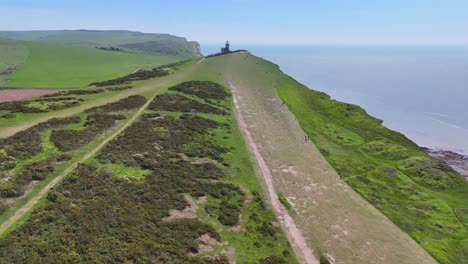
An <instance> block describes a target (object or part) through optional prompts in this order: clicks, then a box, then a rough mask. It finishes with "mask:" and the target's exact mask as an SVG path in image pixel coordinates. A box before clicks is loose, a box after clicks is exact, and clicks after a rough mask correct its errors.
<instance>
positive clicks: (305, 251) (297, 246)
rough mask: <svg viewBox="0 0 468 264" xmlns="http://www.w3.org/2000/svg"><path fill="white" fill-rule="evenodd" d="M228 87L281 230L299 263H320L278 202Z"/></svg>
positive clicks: (229, 83) (231, 86)
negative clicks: (281, 226) (286, 235)
mask: <svg viewBox="0 0 468 264" xmlns="http://www.w3.org/2000/svg"><path fill="white" fill-rule="evenodd" d="M228 86H229V88H230V89H231V91H232V94H233V99H234V107H235V110H236V116H237V121H238V123H239V127H240V128H241V130H242V133H243V134H244V136H245V138H246V139H247V142H248V143H249V146H250V149H251V150H252V152H253V154H254V156H255V159H256V160H257V163H258V166H259V168H260V171H261V173H262V175H263V179H264V181H265V184H266V187H267V191H268V196H269V198H270V202H271V205H272V207H273V209H274V210H275V212H276V214H277V216H278V218H279V219H280V220H281V223H282V225H283V228H284V230H285V231H286V232H287V234H288V237H290V239H291V238H292V239H291V240H292V241H291V244H292V246H293V249H294V251H295V252H296V255H297V256H298V257H299V258H300V259H301V263H306V264H318V263H320V262H319V260H318V259H317V257H316V256H315V255H314V252H313V250H312V249H311V248H310V247H309V246H308V244H307V241H306V239H305V238H304V235H303V234H302V232H301V230H299V228H298V227H297V226H296V224H295V222H294V220H293V219H292V217H291V216H290V215H289V213H288V211H287V210H286V208H285V207H284V206H283V204H281V202H280V201H279V199H278V194H277V193H276V190H275V188H274V186H273V176H272V175H271V172H270V170H269V168H268V166H267V165H266V163H265V160H264V159H263V157H262V155H261V154H260V151H259V148H258V146H257V144H255V141H254V140H253V138H252V135H251V134H250V132H249V130H248V128H247V125H246V123H245V120H244V117H243V115H242V111H241V110H240V105H239V98H238V97H239V95H238V89H237V87H236V86H235V85H233V84H232V83H231V82H230V81H228Z"/></svg>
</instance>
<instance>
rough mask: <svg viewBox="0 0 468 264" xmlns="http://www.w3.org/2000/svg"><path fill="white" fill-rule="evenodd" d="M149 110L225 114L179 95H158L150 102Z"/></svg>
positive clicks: (222, 111)
mask: <svg viewBox="0 0 468 264" xmlns="http://www.w3.org/2000/svg"><path fill="white" fill-rule="evenodd" d="M149 109H151V110H155V111H160V110H164V111H172V112H185V113H190V112H201V113H208V114H218V115H219V114H221V115H223V114H226V112H225V111H224V110H221V109H219V108H216V107H214V106H211V105H208V104H203V103H200V102H198V101H196V100H193V99H190V98H187V97H185V96H183V95H180V94H172V93H167V94H160V95H158V96H156V99H155V100H154V101H153V102H151V104H150V106H149Z"/></svg>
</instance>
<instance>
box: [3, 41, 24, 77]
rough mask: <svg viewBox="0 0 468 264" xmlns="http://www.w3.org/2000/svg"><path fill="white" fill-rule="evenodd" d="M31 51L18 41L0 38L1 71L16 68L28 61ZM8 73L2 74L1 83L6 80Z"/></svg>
mask: <svg viewBox="0 0 468 264" xmlns="http://www.w3.org/2000/svg"><path fill="white" fill-rule="evenodd" d="M28 54H29V51H28V49H27V48H26V47H25V46H24V45H23V44H20V43H19V42H17V41H11V40H7V39H0V72H3V71H5V70H7V69H10V68H16V67H18V66H20V65H21V64H22V63H24V62H25V61H26V59H27V58H28ZM7 78H8V77H7V76H6V75H0V85H1V84H2V83H3V82H5V81H6V79H7Z"/></svg>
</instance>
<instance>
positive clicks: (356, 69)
mask: <svg viewBox="0 0 468 264" xmlns="http://www.w3.org/2000/svg"><path fill="white" fill-rule="evenodd" d="M222 44H223V43H220V44H219V45H212V44H210V45H202V53H203V54H204V55H207V54H211V53H216V52H219V49H220V47H221V46H222ZM231 49H247V50H249V51H250V52H251V53H252V54H254V55H256V56H259V57H262V58H264V59H267V60H269V61H272V62H274V63H276V64H278V65H279V66H280V67H281V69H282V70H283V71H284V72H285V73H286V74H288V75H290V76H292V77H293V78H295V79H296V80H297V81H299V82H301V83H303V84H305V85H306V86H308V87H309V88H310V89H314V90H318V91H323V92H325V93H327V94H329V95H330V96H331V97H332V98H334V99H336V100H339V101H343V102H347V103H353V104H357V105H360V106H361V107H363V108H364V109H365V110H366V111H367V112H368V113H369V114H370V115H372V116H375V117H377V118H379V119H382V120H384V125H385V126H387V127H389V128H391V129H393V130H396V131H399V132H401V133H403V134H405V135H406V136H407V137H408V138H410V139H411V140H413V141H414V142H416V143H417V144H419V145H420V146H424V147H428V148H432V149H439V150H449V151H453V152H457V153H460V154H463V155H465V156H467V155H468V46H466V47H465V46H356V45H355V46H343V45H336V46H330V45H328V46H324V45H287V46H286V45H282V46H279V45H238V46H236V45H232V44H231Z"/></svg>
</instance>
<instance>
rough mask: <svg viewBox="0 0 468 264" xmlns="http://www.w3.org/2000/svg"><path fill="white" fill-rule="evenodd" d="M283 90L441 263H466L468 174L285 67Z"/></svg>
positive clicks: (337, 164) (351, 178) (368, 190)
mask: <svg viewBox="0 0 468 264" xmlns="http://www.w3.org/2000/svg"><path fill="white" fill-rule="evenodd" d="M270 70H271V71H272V72H273V73H274V75H275V76H278V77H279V84H278V86H277V92H278V95H279V96H280V98H281V99H282V100H283V101H284V103H285V104H286V105H287V107H288V108H289V110H290V111H291V112H292V113H294V115H295V116H296V118H297V120H298V121H299V123H300V124H301V126H302V128H303V129H304V131H305V132H306V133H307V134H308V135H309V136H310V138H311V139H312V140H313V142H314V143H315V144H316V146H317V147H318V148H319V150H320V152H321V153H322V154H323V156H324V157H325V158H326V159H327V160H328V162H329V163H330V164H331V165H332V166H333V167H334V168H335V170H336V171H337V172H338V173H339V175H340V176H341V179H342V180H344V181H345V182H346V183H348V184H349V185H350V186H351V187H352V188H353V189H354V190H355V191H357V192H358V193H359V194H360V195H361V196H362V197H364V198H365V199H366V200H367V201H369V202H370V203H371V204H372V205H373V206H374V207H376V208H377V209H379V210H380V211H381V212H382V213H384V214H385V215H386V216H387V217H388V218H389V219H390V220H392V221H393V222H394V223H395V224H396V225H397V226H399V227H400V228H401V229H402V230H404V231H405V232H407V233H408V234H409V235H410V236H412V237H413V238H414V239H415V240H416V241H417V242H418V243H420V244H421V245H422V246H423V247H424V248H425V249H426V250H427V251H428V252H429V253H430V254H431V255H432V256H433V257H434V258H436V259H437V260H438V261H439V262H441V263H466V262H464V261H466V252H467V250H468V231H467V227H468V221H467V220H468V217H467V215H468V200H467V198H468V196H467V194H468V182H467V181H466V180H465V179H464V178H463V177H462V176H461V175H460V174H458V173H457V172H456V171H454V170H453V169H452V168H451V167H449V166H448V165H447V164H446V163H445V162H444V161H441V160H437V159H434V158H432V157H430V156H429V155H427V154H426V153H425V152H424V151H423V150H422V149H421V148H420V147H419V146H417V145H416V144H415V143H413V142H412V141H410V140H409V139H408V138H406V137H405V136H404V135H402V134H400V133H398V132H395V131H392V130H390V129H388V128H386V127H385V126H383V125H382V121H381V120H379V119H376V118H374V117H372V116H370V115H368V114H367V113H366V111H365V110H364V109H362V108H360V107H359V106H356V105H352V104H347V103H343V102H339V101H336V100H333V99H331V98H330V96H328V95H327V94H325V93H322V92H318V91H314V90H310V89H308V88H307V87H305V86H303V85H301V84H300V83H298V82H296V81H295V80H294V79H292V78H290V77H288V76H286V75H284V74H282V73H281V72H280V70H279V68H277V67H276V66H274V65H271V67H270Z"/></svg>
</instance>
